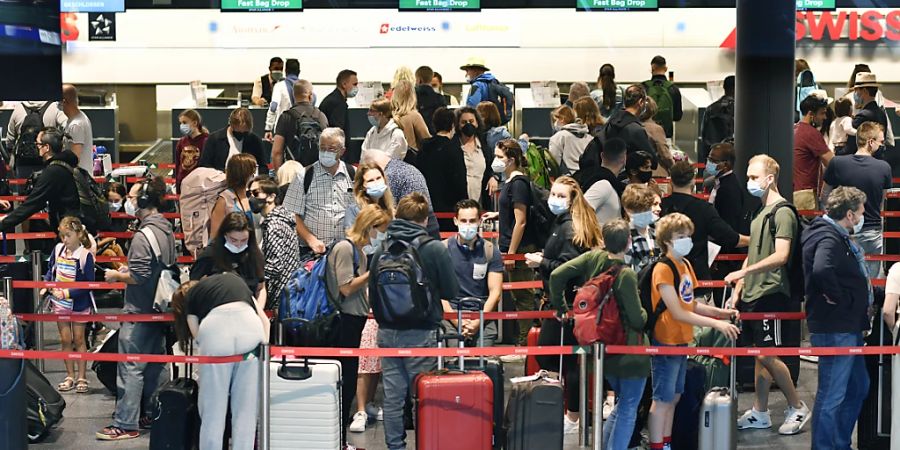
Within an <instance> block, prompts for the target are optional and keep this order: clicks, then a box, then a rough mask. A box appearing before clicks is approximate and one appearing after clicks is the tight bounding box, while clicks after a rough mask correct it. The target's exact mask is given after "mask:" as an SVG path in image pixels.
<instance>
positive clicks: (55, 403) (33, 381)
mask: <svg viewBox="0 0 900 450" xmlns="http://www.w3.org/2000/svg"><path fill="white" fill-rule="evenodd" d="M24 376H25V395H26V398H25V401H26V402H27V403H26V405H25V418H26V420H27V421H28V441H29V442H32V443H34V442H40V441H41V440H42V439H44V438H45V437H46V436H47V433H49V432H50V428H52V427H53V426H54V425H56V424H57V423H58V422H59V421H60V420H61V419H62V417H63V410H64V409H66V401H65V399H63V397H62V395H60V393H59V391H57V390H56V387H55V386H53V385H51V384H50V382H49V381H47V378H46V377H45V376H44V374H42V373H41V371H39V370H38V369H37V367H35V366H34V364H32V363H31V361H25V373H24Z"/></svg>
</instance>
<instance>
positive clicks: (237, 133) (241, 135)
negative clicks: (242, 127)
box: [231, 131, 250, 141]
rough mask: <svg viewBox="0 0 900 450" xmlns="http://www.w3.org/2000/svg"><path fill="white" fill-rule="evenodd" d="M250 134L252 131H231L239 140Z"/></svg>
mask: <svg viewBox="0 0 900 450" xmlns="http://www.w3.org/2000/svg"><path fill="white" fill-rule="evenodd" d="M248 134H250V133H248V132H246V131H232V132H231V135H232V136H234V138H235V139H237V140H239V141H243V140H244V138H245V137H247V135H248Z"/></svg>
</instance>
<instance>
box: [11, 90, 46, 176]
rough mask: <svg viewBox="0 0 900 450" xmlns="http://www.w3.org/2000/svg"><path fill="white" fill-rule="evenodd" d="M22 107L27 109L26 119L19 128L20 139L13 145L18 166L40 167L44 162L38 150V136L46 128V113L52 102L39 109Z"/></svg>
mask: <svg viewBox="0 0 900 450" xmlns="http://www.w3.org/2000/svg"><path fill="white" fill-rule="evenodd" d="M22 106H23V107H24V108H25V119H24V120H22V125H21V127H19V137H18V138H16V142H15V144H13V154H14V155H15V156H16V165H17V166H18V165H20V164H23V165H29V166H34V165H40V164H41V163H42V162H43V161H42V160H41V155H40V152H39V151H38V148H37V135H38V133H40V132H41V129H43V128H44V113H45V112H47V108H49V107H50V102H46V103H44V105H43V106H40V107H38V108H34V107H31V106H25V104H22Z"/></svg>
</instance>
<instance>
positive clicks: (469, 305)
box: [456, 297, 487, 372]
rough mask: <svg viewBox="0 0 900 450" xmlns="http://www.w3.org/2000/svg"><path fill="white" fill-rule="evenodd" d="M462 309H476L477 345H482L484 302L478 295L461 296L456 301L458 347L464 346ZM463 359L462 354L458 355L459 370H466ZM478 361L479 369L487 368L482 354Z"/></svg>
mask: <svg viewBox="0 0 900 450" xmlns="http://www.w3.org/2000/svg"><path fill="white" fill-rule="evenodd" d="M464 309H465V310H470V311H471V310H477V311H478V346H479V347H484V302H483V301H482V300H481V299H480V298H478V297H463V298H461V299H459V300H457V302H456V333H457V335H458V337H459V339H457V343H458V345H459V348H465V346H466V340H465V337H464V336H463V333H462V313H463V310H464ZM465 360H466V358H465V357H464V356H462V355H459V370H460V371H461V372H465V371H466V363H465ZM478 361H479V363H478V368H479V370H482V371H483V370H485V369H487V364H486V363H485V362H484V355H481V356H479V357H478Z"/></svg>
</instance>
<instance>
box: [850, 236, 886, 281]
mask: <svg viewBox="0 0 900 450" xmlns="http://www.w3.org/2000/svg"><path fill="white" fill-rule="evenodd" d="M883 235H884V234H883V233H882V231H881V229H874V230H866V231H862V232H860V233H859V234H855V235H853V236H854V238H855V239H856V243H858V244H859V246H860V247H862V249H863V253H865V254H866V255H881V254H882V253H884V240H883V239H882V236H883ZM866 267H867V268H868V269H869V277H870V278H881V261H866Z"/></svg>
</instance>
